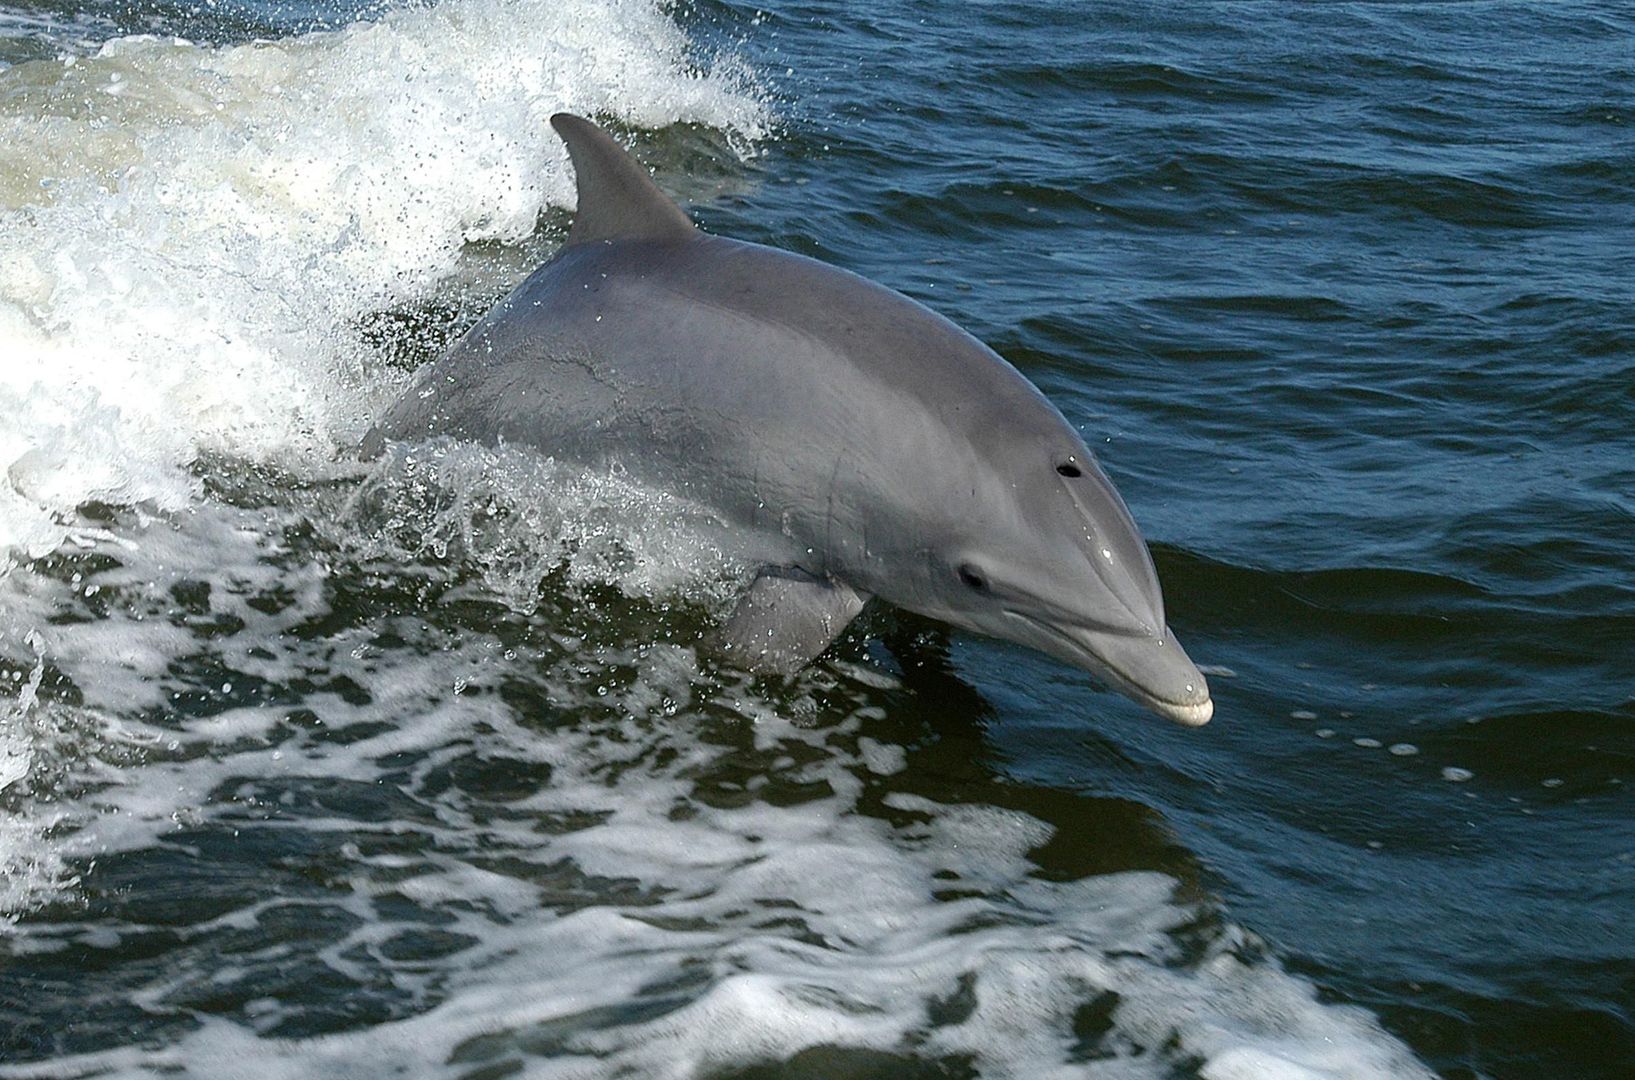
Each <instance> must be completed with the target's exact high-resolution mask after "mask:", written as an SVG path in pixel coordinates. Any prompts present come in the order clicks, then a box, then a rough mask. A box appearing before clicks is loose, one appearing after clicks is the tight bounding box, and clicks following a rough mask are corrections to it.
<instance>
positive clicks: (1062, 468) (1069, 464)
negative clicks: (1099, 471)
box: [1056, 458, 1084, 476]
mask: <svg viewBox="0 0 1635 1080" xmlns="http://www.w3.org/2000/svg"><path fill="white" fill-rule="evenodd" d="M1056 471H1057V472H1059V473H1061V474H1062V475H1063V476H1083V475H1084V470H1083V469H1081V468H1079V463H1078V460H1077V459H1075V458H1068V459H1067V460H1066V461H1063V462H1062V463H1060V464H1059V465H1057V466H1056Z"/></svg>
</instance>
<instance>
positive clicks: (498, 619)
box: [0, 0, 1635, 1080]
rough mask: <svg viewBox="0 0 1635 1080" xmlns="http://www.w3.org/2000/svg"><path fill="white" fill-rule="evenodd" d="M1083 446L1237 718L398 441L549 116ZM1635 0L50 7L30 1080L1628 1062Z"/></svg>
mask: <svg viewBox="0 0 1635 1080" xmlns="http://www.w3.org/2000/svg"><path fill="white" fill-rule="evenodd" d="M561 109H569V110H574V111H578V112H582V113H586V114H589V115H593V116H596V117H599V118H601V119H603V120H605V121H607V122H608V123H610V124H611V125H612V126H613V127H614V129H615V130H616V131H618V132H619V133H620V135H621V136H622V137H624V138H626V139H628V140H629V141H630V142H631V143H632V144H633V145H634V147H635V148H636V150H637V152H638V153H639V154H640V155H641V156H642V158H643V159H644V160H645V161H646V162H648V163H649V164H650V165H652V166H653V167H654V169H655V173H656V176H657V178H658V180H659V182H660V183H661V185H663V186H665V187H666V188H667V189H669V190H670V191H672V192H674V193H676V194H677V195H678V197H680V198H682V199H683V200H684V201H686V202H687V203H688V204H689V205H690V206H691V208H692V211H693V213H694V215H695V216H696V217H697V219H698V220H699V221H700V222H701V223H702V224H703V225H704V226H705V227H706V228H709V229H711V230H714V231H717V232H721V233H724V234H728V235H732V236H737V237H740V238H744V239H749V240H756V241H761V242H765V243H769V244H774V245H776V246H779V247H783V248H788V249H791V250H796V251H800V252H804V253H807V254H812V255H816V256H818V257H821V258H824V259H826V260H828V261H830V262H833V263H836V264H838V265H841V266H845V267H847V268H850V269H853V270H856V271H858V272H860V273H863V274H865V275H868V276H870V277H872V278H875V279H876V280H879V281H882V282H884V283H886V284H889V285H891V286H894V287H896V288H898V289H901V290H903V291H905V292H907V293H908V294H910V295H912V296H915V297H916V298H918V299H920V300H922V301H923V302H925V303H927V304H929V305H930V306H932V307H934V308H936V309H937V310H939V311H942V312H943V313H945V314H947V315H949V316H951V317H953V318H954V319H956V320H957V321H959V322H960V323H962V324H963V325H965V326H966V327H967V328H969V329H970V330H972V331H973V332H974V333H976V334H977V335H978V336H979V337H981V338H983V339H984V340H985V341H987V342H989V343H990V344H992V345H993V346H994V347H995V348H996V349H998V350H999V351H1000V352H1001V353H1002V354H1004V355H1005V356H1006V357H1007V358H1008V359H1010V360H1011V361H1012V362H1013V363H1015V364H1016V365H1017V366H1018V367H1019V368H1021V369H1022V370H1023V371H1024V372H1025V373H1026V374H1028V375H1029V376H1030V377H1031V378H1032V379H1034V380H1035V381H1036V382H1037V383H1038V384H1039V385H1040V386H1041V387H1042V388H1043V389H1044V390H1045V392H1046V393H1047V394H1049V396H1050V397H1051V398H1052V399H1053V400H1054V401H1055V402H1056V403H1057V404H1058V405H1059V406H1060V407H1061V408H1062V410H1063V411H1064V412H1065V413H1066V415H1067V416H1068V418H1069V419H1070V420H1072V421H1073V422H1074V423H1076V424H1077V425H1079V426H1080V428H1081V430H1082V431H1083V432H1084V433H1085V435H1086V438H1087V440H1088V441H1089V442H1090V444H1091V445H1092V446H1093V447H1094V448H1096V449H1097V450H1098V452H1099V453H1100V455H1101V458H1102V461H1103V464H1104V466H1105V467H1106V469H1107V470H1108V472H1109V473H1110V475H1112V476H1113V477H1114V479H1115V480H1116V481H1117V483H1118V484H1119V486H1120V488H1121V490H1122V492H1123V493H1124V495H1125V498H1126V500H1127V501H1128V503H1129V504H1130V506H1131V509H1132V511H1133V512H1134V514H1135V517H1136V519H1137V520H1138V521H1139V522H1140V524H1141V525H1142V528H1143V531H1144V533H1145V535H1146V536H1147V538H1148V539H1149V541H1150V542H1151V543H1152V545H1153V548H1154V553H1155V557H1156V559H1157V562H1158V566H1159V570H1160V574H1161V576H1162V578H1163V581H1164V585H1165V592H1166V598H1167V601H1168V608H1169V610H1170V614H1171V620H1172V623H1173V625H1174V626H1175V627H1176V628H1177V632H1178V633H1179V635H1180V636H1181V637H1182V639H1183V640H1184V641H1185V642H1186V643H1187V646H1188V649H1189V652H1190V653H1191V654H1192V655H1193V656H1194V657H1195V658H1196V659H1198V660H1199V661H1200V663H1203V664H1205V665H1206V666H1207V670H1208V671H1209V672H1210V674H1211V682H1212V686H1213V687H1214V689H1215V696H1216V702H1217V713H1216V719H1215V720H1214V721H1213V722H1212V723H1211V724H1210V725H1209V726H1208V727H1205V728H1203V729H1199V730H1186V729H1182V728H1180V727H1176V726H1171V725H1165V724H1164V723H1163V722H1162V721H1158V720H1155V719H1154V718H1152V717H1149V716H1147V715H1145V714H1144V713H1142V712H1141V711H1140V710H1139V709H1138V707H1136V706H1135V705H1133V704H1131V703H1129V702H1128V701H1126V700H1124V699H1122V698H1120V697H1118V696H1116V695H1114V694H1112V693H1109V692H1107V691H1105V690H1103V689H1101V688H1099V687H1097V686H1096V685H1095V684H1094V682H1093V681H1091V680H1090V679H1089V678H1088V677H1087V676H1085V675H1083V674H1082V673H1080V672H1077V671H1074V670H1070V669H1067V668H1064V667H1062V666H1061V665H1058V664H1056V663H1054V662H1052V661H1050V660H1048V659H1046V658H1044V657H1041V656H1036V655H1033V654H1031V653H1027V652H1024V651H1022V650H1019V649H1015V648H1012V647H1010V646H1006V645H1002V644H998V643H995V642H990V641H985V640H978V639H973V638H967V637H964V636H961V635H949V634H946V633H944V632H942V631H940V630H939V629H938V628H937V627H936V626H934V625H933V624H930V623H928V622H925V621H923V620H919V619H916V618H914V617H912V616H908V615H904V614H902V613H899V612H893V611H888V610H879V611H870V612H868V613H866V614H865V616H864V619H863V620H862V622H861V623H860V624H859V626H858V628H857V632H856V633H854V634H853V635H851V636H850V637H849V638H848V639H847V640H846V641H845V642H843V643H842V645H841V646H839V647H838V648H837V650H836V651H835V652H834V653H833V654H831V656H830V657H828V658H826V659H825V661H824V662H822V663H821V664H819V665H817V666H816V667H814V668H813V669H811V670H809V671H807V672H805V673H803V674H802V675H801V676H800V677H798V678H797V679H795V680H794V681H793V682H791V683H789V684H787V685H785V684H782V683H778V682H769V681H765V680H761V681H756V680H746V679H743V678H741V677H737V676H734V675H733V674H732V673H730V672H727V671H723V670H721V669H718V668H716V667H714V666H712V665H711V664H709V663H708V662H705V661H701V660H700V658H699V656H698V653H697V650H696V648H695V646H696V643H697V641H698V639H699V637H700V635H701V634H702V633H703V632H704V631H705V630H707V629H708V627H710V626H711V625H713V622H714V620H717V619H719V618H720V617H721V615H722V613H723V612H724V611H725V610H726V609H727V608H728V606H729V605H730V603H731V599H732V597H733V595H734V590H735V589H736V588H737V587H738V585H739V584H740V583H741V582H742V580H743V577H744V574H745V573H746V572H747V570H748V568H746V567H743V566H739V565H735V564H734V563H733V562H732V560H731V559H730V558H729V557H727V556H726V555H724V554H723V553H721V552H720V551H719V550H718V548H717V546H716V545H715V544H714V543H712V541H711V540H710V537H709V530H708V528H707V527H706V525H707V523H706V522H704V521H703V520H702V519H701V518H700V515H699V512H698V511H697V509H696V508H693V507H690V506H688V505H686V504H684V503H681V502H679V501H677V500H676V499H674V498H673V497H672V496H670V495H668V494H667V493H664V492H654V491H644V490H640V489H638V488H635V487H633V486H632V485H631V484H629V483H628V482H627V481H626V480H625V479H624V478H621V477H618V476H608V475H586V474H584V473H582V472H575V471H573V470H571V469H568V468H566V467H563V466H561V465H558V464H557V463H554V462H550V461H546V460H541V459H539V458H537V457H535V456H532V455H530V454H527V453H524V452H521V451H515V450H495V449H493V448H483V447H477V446H469V445H460V444H455V443H446V442H444V443H434V444H429V445H422V446H400V447H395V448H393V450H392V451H391V452H390V453H389V454H388V455H386V457H385V458H384V459H382V460H381V461H379V462H375V463H371V464H362V463H359V462H357V461H355V460H354V459H353V458H352V456H351V455H350V453H349V450H350V448H351V447H352V446H353V445H354V444H355V442H356V440H357V438H358V437H359V435H360V434H361V433H362V432H363V431H364V430H366V429H367V427H368V426H369V423H370V421H371V419H372V418H373V417H374V416H376V415H378V413H379V412H380V411H381V410H382V409H383V408H384V406H385V405H386V404H387V403H388V402H390V401H391V400H392V399H393V397H394V396H395V394H396V393H397V392H398V391H399V390H401V388H402V387H403V386H404V385H405V384H406V383H407V382H408V380H409V379H410V377H411V375H412V372H413V371H414V370H415V368H416V367H417V366H418V365H419V364H421V363H423V362H425V361H427V360H429V359H430V358H432V357H433V356H435V355H436V354H437V352H438V350H439V349H440V348H441V346H442V345H443V344H444V343H445V342H447V341H448V340H449V339H450V338H451V336H453V335H454V334H457V333H458V332H459V331H460V330H461V329H462V328H463V327H464V326H466V325H468V324H469V323H470V322H471V321H473V320H474V319H475V318H476V317H478V316H479V315H480V314H481V313H482V312H483V311H484V310H485V309H486V307H487V306H488V305H489V304H490V303H492V302H493V301H494V299H496V298H497V297H498V296H499V295H501V294H503V292H504V291H505V290H506V289H507V288H508V287H509V286H510V285H511V284H512V283H514V282H515V281H517V280H519V278H520V277H521V276H522V275H523V274H525V273H526V272H527V271H528V270H529V269H530V268H531V267H532V266H533V265H535V264H537V263H538V262H539V261H540V260H542V259H543V258H545V257H547V256H548V255H549V253H550V252H551V250H552V249H553V248H554V247H555V246H556V245H557V244H558V243H560V241H561V238H562V237H563V235H564V234H565V229H566V225H567V223H568V221H569V220H570V216H569V211H570V209H571V205H572V183H571V173H570V171H569V169H568V167H567V161H566V155H565V153H564V152H563V150H562V148H561V146H560V144H559V143H558V142H557V140H556V139H555V137H554V135H553V134H552V133H551V132H550V129H549V127H548V126H547V124H546V118H547V117H548V116H549V115H550V114H551V113H552V112H555V111H558V110H561ZM1632 122H1635V16H1632V15H1631V12H1630V10H1629V8H1628V7H1627V5H1622V4H1617V3H1612V2H1606V3H1579V2H1570V0H1565V2H1560V3H1543V2H1535V3H1483V4H1471V3H1362V2H1356V3H1346V2H1335V3H1325V4H1304V5H1293V4H1280V3H1259V2H1249V0H1238V2H1197V3H1184V4H1183V3H1176V4H1151V3H1143V2H1137V0H1109V2H1103V3H1067V2H1040V3H1028V4H1023V3H1019V2H990V3H981V4H975V3H973V4H958V5H955V4H932V3H927V2H912V0H877V2H871V3H867V4H864V3H855V2H854V3H841V2H837V0H836V2H817V0H806V2H796V3H789V4H776V5H767V6H766V7H765V8H757V7H754V6H752V5H747V4H740V3H736V2H732V3H721V2H710V0H695V2H690V3H679V4H677V3H658V2H650V0H565V2H553V3H545V2H543V0H541V2H528V0H428V2H423V3H414V4H400V3H391V2H386V3H377V2H367V0H366V2H361V3H360V2H355V0H333V2H325V0H302V2H300V3H290V4H281V3H276V2H271V0H259V2H257V0H213V2H206V3H199V4H191V3H188V4H178V3H172V2H169V0H162V2H161V0H131V2H128V3H118V4H111V3H91V4H80V5H67V4H62V3H57V2H50V3H19V2H18V0H0V567H3V569H0V1077H82V1076H85V1077H88V1076H118V1077H125V1076H145V1075H158V1074H164V1075H182V1076H197V1077H225V1076H254V1077H271V1076H288V1077H334V1076H349V1077H350V1076H360V1077H364V1076H384V1075H414V1076H448V1077H469V1078H474V1080H475V1078H486V1077H500V1076H527V1077H613V1076H643V1077H647V1076H652V1077H678V1078H679V1077H700V1078H733V1080H748V1078H769V1077H789V1078H797V1077H969V1076H980V1077H1018V1078H1034V1077H1052V1076H1060V1077H1068V1076H1075V1077H1076V1076H1094V1077H1098V1078H1099V1077H1109V1078H1115V1077H1116V1078H1126V1077H1129V1078H1136V1077H1199V1078H1204V1080H1251V1078H1262V1077H1267V1078H1284V1077H1317V1078H1325V1080H1326V1078H1335V1077H1346V1078H1366V1077H1416V1076H1430V1075H1440V1076H1445V1077H1460V1078H1474V1077H1493V1078H1511V1077H1540V1078H1556V1077H1574V1078H1577V1077H1627V1076H1629V1075H1635V930H1632V929H1631V926H1630V922H1631V914H1632V913H1635V798H1632V793H1631V790H1630V789H1631V787H1635V242H1632V241H1635V190H1632V180H1631V178H1632V177H1635V133H1632Z"/></svg>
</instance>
